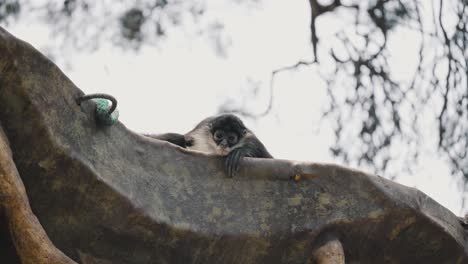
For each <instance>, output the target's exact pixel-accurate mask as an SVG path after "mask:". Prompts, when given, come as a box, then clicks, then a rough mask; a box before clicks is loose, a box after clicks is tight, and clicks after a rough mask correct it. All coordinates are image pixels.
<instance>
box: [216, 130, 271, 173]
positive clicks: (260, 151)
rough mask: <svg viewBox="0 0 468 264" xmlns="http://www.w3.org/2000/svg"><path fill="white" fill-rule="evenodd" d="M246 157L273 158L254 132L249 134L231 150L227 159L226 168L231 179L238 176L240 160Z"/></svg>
mask: <svg viewBox="0 0 468 264" xmlns="http://www.w3.org/2000/svg"><path fill="white" fill-rule="evenodd" d="M244 157H251V158H268V159H272V158H273V156H271V154H270V153H269V152H268V150H267V149H266V148H265V146H264V145H263V144H262V142H260V140H258V138H257V137H256V136H255V135H254V134H253V133H252V132H247V133H246V134H245V136H244V137H243V138H242V140H241V141H240V142H239V144H238V146H237V147H235V148H234V149H233V150H231V152H229V154H228V155H227V157H226V161H225V166H226V170H227V173H228V175H229V176H230V177H232V176H234V175H236V174H237V172H238V171H239V164H240V160H241V159H242V158H244Z"/></svg>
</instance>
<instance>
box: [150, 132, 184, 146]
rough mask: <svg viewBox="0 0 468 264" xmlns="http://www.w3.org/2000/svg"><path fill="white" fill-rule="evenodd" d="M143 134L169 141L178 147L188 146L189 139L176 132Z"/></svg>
mask: <svg viewBox="0 0 468 264" xmlns="http://www.w3.org/2000/svg"><path fill="white" fill-rule="evenodd" d="M145 136H147V137H151V138H155V139H159V140H164V141H168V142H171V143H172V144H175V145H177V146H179V147H183V148H186V147H187V146H189V141H188V140H187V139H186V137H185V136H184V135H181V134H177V133H166V134H160V135H154V134H146V135H145Z"/></svg>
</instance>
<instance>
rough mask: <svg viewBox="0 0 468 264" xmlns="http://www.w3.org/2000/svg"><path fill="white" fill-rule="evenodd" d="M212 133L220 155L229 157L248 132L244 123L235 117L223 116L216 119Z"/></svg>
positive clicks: (211, 124)
mask: <svg viewBox="0 0 468 264" xmlns="http://www.w3.org/2000/svg"><path fill="white" fill-rule="evenodd" d="M210 132H211V135H212V137H213V141H214V142H215V143H216V146H217V148H218V151H219V152H218V153H220V154H222V155H227V154H228V153H229V152H230V151H231V150H232V148H233V147H234V146H235V145H236V144H237V143H239V141H240V140H241V139H242V137H244V135H245V133H246V132H247V128H246V127H245V126H244V123H242V121H241V120H240V119H239V118H238V117H237V116H235V115H232V114H223V115H219V116H216V117H214V119H213V120H212V121H211V123H210Z"/></svg>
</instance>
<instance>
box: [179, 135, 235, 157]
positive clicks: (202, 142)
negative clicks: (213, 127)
mask: <svg viewBox="0 0 468 264" xmlns="http://www.w3.org/2000/svg"><path fill="white" fill-rule="evenodd" d="M189 136H190V137H192V138H194V139H195V140H194V144H193V146H190V147H188V149H190V150H195V151H200V152H205V153H211V154H218V155H227V154H228V153H229V151H230V148H225V149H222V148H220V147H218V145H216V143H215V141H214V140H213V135H211V132H210V131H209V129H208V128H202V129H197V130H195V131H193V132H191V133H190V134H189Z"/></svg>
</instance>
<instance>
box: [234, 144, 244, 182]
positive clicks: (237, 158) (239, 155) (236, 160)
mask: <svg viewBox="0 0 468 264" xmlns="http://www.w3.org/2000/svg"><path fill="white" fill-rule="evenodd" d="M233 154H234V155H233V159H232V164H231V174H232V176H235V175H237V172H238V171H239V167H240V160H241V158H242V157H243V156H244V153H243V152H242V151H240V150H239V151H236V152H235V153H233Z"/></svg>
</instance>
